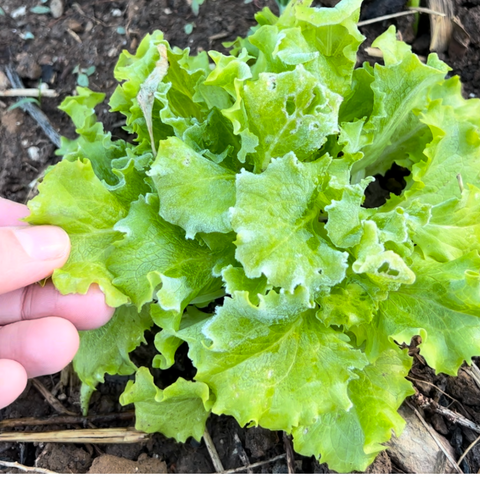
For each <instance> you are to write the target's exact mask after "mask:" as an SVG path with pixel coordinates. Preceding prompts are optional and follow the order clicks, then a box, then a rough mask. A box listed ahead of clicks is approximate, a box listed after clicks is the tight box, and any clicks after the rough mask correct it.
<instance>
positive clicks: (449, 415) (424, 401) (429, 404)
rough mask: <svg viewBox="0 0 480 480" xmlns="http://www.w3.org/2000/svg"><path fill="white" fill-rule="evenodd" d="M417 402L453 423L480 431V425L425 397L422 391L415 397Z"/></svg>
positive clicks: (421, 406)
mask: <svg viewBox="0 0 480 480" xmlns="http://www.w3.org/2000/svg"><path fill="white" fill-rule="evenodd" d="M414 399H415V402H416V403H417V405H418V406H419V407H420V408H423V409H428V410H430V411H431V412H434V413H439V414H440V415H442V416H443V417H445V418H446V419H447V420H450V421H451V422H452V423H458V424H459V425H462V426H463V427H467V428H469V429H470V430H473V431H474V432H477V433H480V425H477V424H476V423H474V422H472V421H471V420H468V418H465V417H464V416H463V415H462V414H460V413H457V412H453V411H452V410H449V409H448V408H446V407H442V406H441V405H440V404H438V403H437V402H435V401H434V400H432V399H431V398H426V397H424V396H423V395H422V394H421V393H417V394H416V395H415V397H414Z"/></svg>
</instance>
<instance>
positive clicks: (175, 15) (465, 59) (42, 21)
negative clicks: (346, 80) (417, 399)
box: [0, 0, 480, 473]
mask: <svg viewBox="0 0 480 480" xmlns="http://www.w3.org/2000/svg"><path fill="white" fill-rule="evenodd" d="M317 3H319V2H317ZM335 3H337V1H336V0H324V2H323V4H324V5H328V6H332V5H334V4H335ZM454 3H455V8H456V14H457V16H458V18H459V21H460V22H461V24H463V27H464V29H465V31H466V33H467V34H468V36H469V45H468V47H466V48H464V50H463V51H462V53H461V54H459V53H458V49H457V50H454V51H452V50H451V51H450V52H446V53H444V54H441V57H442V58H443V59H444V60H445V61H446V62H447V63H449V64H450V65H451V66H452V67H453V71H452V75H456V74H458V75H460V76H461V78H462V79H463V82H464V92H465V96H466V97H468V96H480V0H469V1H467V0H456V1H455V2H454ZM37 4H41V3H40V2H37V1H36V0H4V1H3V2H2V5H1V7H2V8H3V10H4V11H5V13H6V15H3V16H2V15H0V70H1V68H2V67H4V66H6V65H12V66H13V67H14V68H15V69H16V70H17V72H18V73H19V75H20V76H21V78H22V80H23V82H24V84H25V86H27V87H28V86H32V87H33V86H37V85H38V83H39V81H40V80H42V81H44V82H46V83H48V85H49V87H50V88H53V89H55V90H56V91H57V92H58V93H59V97H57V98H53V99H48V98H44V99H42V104H41V108H42V110H43V111H44V112H45V114H46V115H47V116H48V118H49V119H50V122H51V123H52V124H53V125H54V127H55V128H56V129H57V131H58V132H59V133H60V134H61V135H64V136H67V137H73V136H74V129H73V127H72V125H71V123H70V121H69V120H68V118H67V117H66V115H64V114H63V113H62V112H61V111H59V110H58V109H57V106H58V104H59V103H60V102H61V101H62V100H63V98H65V96H67V95H70V94H72V93H73V92H74V89H75V86H76V82H77V75H76V74H74V73H73V70H74V68H75V67H76V66H77V65H78V66H79V68H83V69H87V68H88V67H91V66H95V67H96V70H95V73H94V74H92V75H91V76H90V77H89V82H90V87H91V88H92V89H93V90H97V91H102V92H106V94H107V99H108V97H109V95H110V94H111V93H112V91H113V89H114V87H115V84H114V80H113V75H112V71H113V67H114V65H115V62H116V60H117V57H118V54H119V53H120V51H121V50H122V49H128V50H129V51H134V50H135V48H136V46H137V45H138V42H139V40H140V39H141V38H142V37H143V36H144V35H145V34H146V33H148V32H151V31H153V30H155V29H161V30H163V31H164V33H165V37H166V38H167V40H169V41H170V42H171V43H172V45H177V46H179V47H182V48H184V47H187V46H189V47H190V48H191V50H192V52H193V53H195V52H198V51H201V50H208V49H216V50H222V48H223V47H222V42H225V41H229V40H233V39H234V38H235V37H236V36H237V35H242V36H244V35H246V34H247V32H248V30H249V28H250V26H251V25H252V24H253V23H254V18H253V16H254V13H255V12H256V11H258V10H260V9H261V8H263V7H264V6H266V5H268V6H270V7H271V8H272V9H273V10H274V11H275V10H276V6H275V3H274V0H253V1H252V2H251V3H247V4H245V3H244V2H243V1H242V0H206V2H205V3H204V4H203V5H202V6H201V7H200V14H199V15H198V16H197V17H196V16H194V15H193V13H192V11H191V8H190V7H189V5H188V2H187V0H136V1H133V0H95V1H94V0H77V2H75V1H74V0H64V3H63V14H62V15H61V16H60V17H59V18H57V19H55V18H53V17H52V16H51V15H50V14H47V15H40V14H35V13H32V12H31V11H30V8H32V7H34V6H35V5H37ZM404 4H405V1H404V0H370V1H366V2H365V7H364V9H363V13H362V19H366V18H368V17H370V18H371V17H377V16H378V15H380V14H385V13H393V12H398V11H400V10H402V9H403V6H404ZM23 6H25V7H26V12H25V13H24V14H23V15H18V16H16V18H12V16H15V12H17V13H18V9H19V8H21V7H23ZM379 7H381V8H379ZM391 23H392V21H390V22H388V21H384V22H380V23H375V24H373V25H370V26H368V27H362V29H361V30H362V33H364V34H365V35H366V36H367V40H366V42H365V44H364V47H367V46H370V45H371V43H372V41H373V39H374V38H375V37H376V36H378V35H379V34H380V33H382V32H383V31H384V30H385V29H386V28H387V27H388V25H390V24H391ZM393 23H395V24H396V25H397V27H398V29H399V30H400V31H401V33H402V36H403V38H404V39H405V40H406V41H407V42H408V43H411V44H412V45H413V49H414V51H415V52H416V53H418V54H419V55H422V56H426V55H427V54H428V48H429V42H430V32H429V24H428V19H426V17H425V16H422V19H421V21H420V25H419V29H418V32H417V34H414V33H413V30H412V17H410V19H407V18H405V17H404V18H403V19H399V20H397V21H393ZM187 24H192V26H193V30H192V32H191V34H186V33H185V26H186V25H187ZM122 28H123V30H122ZM27 32H30V33H31V34H33V36H34V39H25V34H26V33H27ZM364 47H363V49H362V52H361V54H360V56H359V60H368V61H371V62H373V61H375V59H374V58H372V57H369V56H368V55H367V54H366V53H365V50H364ZM1 85H2V76H1V75H0V88H2V87H1ZM13 102H14V101H13V100H6V99H0V195H1V196H3V197H6V198H9V199H12V200H15V201H19V202H24V201H25V200H26V199H27V197H28V195H29V193H30V190H31V188H32V182H34V181H35V179H36V178H38V177H39V176H40V175H41V174H42V172H43V171H44V170H45V168H46V167H47V166H49V165H51V164H54V163H56V162H57V161H58V160H59V159H58V157H56V156H55V154H54V150H55V147H54V146H53V145H52V144H51V142H50V141H49V140H48V139H47V138H46V137H45V135H44V134H43V132H42V131H41V130H40V128H39V127H38V126H37V124H36V122H35V121H34V120H32V118H30V117H29V116H28V115H27V114H26V113H24V112H23V111H22V110H20V109H15V110H12V111H7V108H8V106H10V105H12V104H13ZM107 108H108V107H107V106H106V104H105V105H103V106H101V107H100V108H99V109H98V116H99V119H100V120H101V121H102V122H103V123H104V124H105V126H106V128H107V129H110V130H111V131H112V133H113V135H114V136H115V135H117V136H120V135H122V131H121V130H120V129H119V128H118V127H117V124H118V121H119V120H120V118H119V117H117V116H116V115H115V114H110V113H108V111H107ZM31 147H36V149H31ZM29 149H30V150H29ZM136 353H137V356H141V352H136ZM135 358H137V357H135ZM411 377H412V378H415V379H417V380H415V381H414V384H415V386H416V388H417V389H418V390H419V391H420V392H421V393H422V394H423V395H425V396H427V397H430V398H433V399H434V400H435V401H437V402H438V403H439V404H441V405H443V406H448V407H449V408H451V409H454V410H456V411H458V412H460V413H462V414H463V415H464V416H466V417H467V418H469V419H470V420H472V421H474V422H477V423H480V391H479V389H478V387H477V386H476V384H475V383H474V382H473V381H472V379H471V377H470V376H469V375H467V374H466V373H465V372H463V371H462V372H460V375H459V377H455V378H448V377H446V376H445V375H435V373H434V372H433V371H432V370H431V369H430V368H428V367H427V366H426V365H424V364H422V362H421V358H420V357H417V361H416V362H415V364H414V367H413V369H412V372H411ZM127 380H128V379H127V378H123V377H115V378H108V379H107V381H106V383H105V384H103V385H101V386H100V388H99V391H98V392H96V393H95V394H94V396H93V398H92V407H91V412H90V413H91V414H100V413H118V412H120V411H122V409H121V407H120V406H119V404H118V397H119V395H120V393H121V392H122V391H123V388H124V386H125V384H126V381H127ZM41 381H42V383H43V384H44V385H45V386H46V387H47V388H48V389H49V390H50V391H51V390H56V397H57V398H58V399H59V400H60V401H61V402H62V403H63V405H64V406H65V407H66V408H68V409H69V410H71V411H74V412H79V404H78V390H76V389H70V388H68V387H63V386H60V387H59V388H57V386H58V382H59V375H54V376H50V377H43V378H42V379H41ZM426 382H427V383H426ZM56 414H57V413H56V412H55V410H54V409H53V408H52V407H51V406H50V405H49V404H48V403H47V402H46V401H45V399H44V398H43V397H42V396H41V395H40V394H39V393H38V392H37V390H36V389H35V388H34V387H33V386H32V385H30V386H29V387H28V388H27V390H26V391H25V392H24V394H23V395H22V396H21V397H20V398H19V399H18V400H17V401H16V402H15V403H14V404H13V405H11V406H9V407H7V408H6V409H4V410H2V411H0V420H5V419H11V418H23V417H32V418H37V419H42V418H49V417H52V416H54V415H56ZM425 416H426V419H427V421H428V422H429V423H430V424H431V425H432V426H433V428H435V429H436V430H437V432H438V433H440V434H442V435H444V436H445V437H446V438H448V440H449V441H450V442H451V443H452V445H453V446H454V448H456V452H457V454H458V456H460V455H461V454H462V452H463V451H465V449H466V448H467V447H468V446H469V445H470V443H471V442H473V441H474V440H475V439H476V436H477V435H476V434H475V433H473V432H472V431H471V430H468V429H466V428H463V427H459V426H457V425H454V424H452V423H450V422H449V421H448V420H445V419H444V418H443V417H440V416H439V415H438V414H429V413H428V412H427V413H426V414H425ZM92 425H93V424H90V425H89V426H90V427H91V426H92ZM94 426H95V427H98V428H101V427H129V426H132V421H121V420H116V421H115V420H114V421H109V422H96V423H95V424H94ZM82 427H83V426H81V425H80V426H79V425H73V424H72V425H69V424H68V423H67V424H62V425H60V424H59V425H54V426H43V427H40V426H30V427H22V428H16V430H18V431H23V430H24V431H39V430H48V431H51V430H58V429H64V428H82ZM208 429H209V431H210V433H211V435H212V438H213V441H214V443H215V445H216V448H217V450H218V453H219V455H220V458H221V460H222V462H223V465H224V466H225V468H227V469H228V468H236V467H240V466H242V461H241V460H240V456H239V451H240V450H241V449H242V450H244V452H245V454H246V455H247V457H248V458H249V460H250V462H251V463H254V462H257V461H262V460H268V459H272V458H274V457H276V456H277V455H280V454H284V453H285V445H284V439H283V436H282V434H281V432H269V431H266V430H263V429H261V428H251V429H242V428H240V427H239V426H238V425H237V424H236V422H235V421H234V420H233V419H231V418H227V417H215V416H212V418H211V419H210V420H209V422H208ZM111 456H114V457H121V458H122V459H125V469H126V470H128V469H133V470H135V468H138V469H139V470H141V469H142V468H147V467H146V465H148V468H151V469H153V470H155V469H157V470H158V471H161V470H162V469H163V468H164V464H163V463H162V462H165V464H166V468H167V471H168V472H170V473H194V472H213V471H214V469H213V465H212V462H211V460H210V457H209V455H208V452H207V449H206V447H205V446H204V444H203V443H202V444H198V443H197V442H195V441H193V440H191V441H189V442H187V443H186V444H184V445H182V444H178V443H176V442H174V441H172V440H168V439H166V438H164V437H163V436H162V435H154V436H153V437H152V438H151V439H150V440H148V441H147V442H145V443H143V444H132V445H100V446H91V445H62V444H28V443H5V442H3V443H0V459H1V460H8V461H18V462H20V463H21V464H25V465H30V466H33V465H36V466H38V467H44V468H48V469H51V470H54V471H57V472H65V473H86V472H88V471H89V470H90V471H92V472H93V471H95V468H100V467H101V468H103V471H105V465H107V467H106V468H107V471H108V468H109V467H108V465H109V463H108V461H111V460H112V457H111ZM294 460H295V461H294V467H295V470H296V471H297V472H312V473H329V470H328V468H327V467H326V465H323V464H322V465H320V464H319V463H318V462H317V461H316V460H314V459H311V458H304V457H301V456H298V455H296V456H295V459H294ZM92 464H93V467H92ZM110 465H111V464H110ZM118 465H121V462H118V464H117V466H118ZM142 465H143V466H142ZM92 468H93V470H92ZM462 468H463V469H464V471H468V472H477V471H478V470H479V468H480V445H477V446H475V447H474V448H473V449H472V450H471V451H470V453H469V454H468V455H467V457H466V461H465V462H463V463H462ZM128 471H129V472H130V471H131V470H128ZM142 471H143V470H142ZM368 471H369V472H370V473H392V472H401V470H399V468H398V466H396V465H395V464H392V462H391V460H390V458H389V456H388V452H387V453H382V454H381V455H380V456H379V457H378V459H377V460H376V462H375V463H374V464H373V465H372V466H371V467H370V468H369V470H368ZM0 472H2V473H3V472H8V473H18V472H19V471H18V470H16V469H7V470H5V469H3V470H0ZM255 472H258V473H260V472H262V473H284V472H285V473H286V472H288V469H287V464H286V461H285V459H280V460H277V461H275V462H270V463H268V464H266V465H265V466H262V467H258V468H257V469H255ZM111 473H113V470H112V472H111Z"/></svg>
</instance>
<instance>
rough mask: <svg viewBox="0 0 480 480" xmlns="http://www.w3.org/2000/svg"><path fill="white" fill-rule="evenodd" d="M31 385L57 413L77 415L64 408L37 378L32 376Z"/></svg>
mask: <svg viewBox="0 0 480 480" xmlns="http://www.w3.org/2000/svg"><path fill="white" fill-rule="evenodd" d="M32 384H33V386H34V387H35V388H36V389H37V390H38V391H39V392H40V393H41V394H42V395H43V397H44V398H45V400H46V401H47V402H48V404H49V405H50V406H51V407H52V408H53V409H54V410H55V411H56V412H58V413H61V414H63V415H70V416H72V417H75V416H77V414H76V413H74V412H71V411H70V410H68V409H67V408H65V407H64V406H63V405H62V404H61V403H60V402H59V401H58V400H57V399H56V398H55V397H54V396H53V395H52V394H51V393H50V392H49V391H48V390H47V388H46V387H45V385H44V384H43V383H42V382H41V381H40V380H38V379H36V378H32Z"/></svg>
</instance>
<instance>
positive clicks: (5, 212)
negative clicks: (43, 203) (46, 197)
mask: <svg viewBox="0 0 480 480" xmlns="http://www.w3.org/2000/svg"><path fill="white" fill-rule="evenodd" d="M28 215H30V210H29V209H28V207H27V206H26V205H22V204H21V203H16V202H12V201H11V200H7V199H6V198H0V227H15V226H20V225H27V223H26V222H22V221H21V220H20V219H21V218H24V217H27V216H28Z"/></svg>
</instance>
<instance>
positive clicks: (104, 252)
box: [28, 160, 128, 307]
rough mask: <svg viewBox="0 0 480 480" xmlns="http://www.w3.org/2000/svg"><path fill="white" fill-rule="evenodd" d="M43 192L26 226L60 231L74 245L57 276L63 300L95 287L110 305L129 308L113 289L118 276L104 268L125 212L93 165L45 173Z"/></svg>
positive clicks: (61, 165) (64, 166) (72, 164)
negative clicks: (68, 295) (63, 296)
mask: <svg viewBox="0 0 480 480" xmlns="http://www.w3.org/2000/svg"><path fill="white" fill-rule="evenodd" d="M39 192H40V193H39V195H38V196H37V197H35V198H34V199H32V200H31V201H30V202H29V204H28V207H29V209H30V212H31V215H30V216H29V217H28V221H29V222H30V223H32V224H35V225H41V224H46V225H58V226H59V227H62V228H63V229H64V230H65V231H66V232H67V233H68V234H69V236H70V240H71V244H72V248H71V252H70V257H69V259H68V261H67V263H66V264H65V265H64V266H63V267H62V268H59V269H57V270H55V272H54V273H53V277H52V278H53V283H54V284H55V286H56V288H57V289H58V290H59V291H60V292H61V293H63V294H64V295H66V294H68V293H82V294H84V293H86V292H87V291H88V289H89V288H90V285H91V284H92V283H97V284H98V285H99V286H100V288H101V290H102V291H103V293H104V294H105V297H106V300H107V303H108V304H109V305H110V306H112V307H118V306H120V305H122V304H124V303H127V302H128V297H127V296H126V295H125V294H124V293H123V292H122V291H121V290H119V289H118V288H116V287H115V286H114V285H113V278H114V275H113V274H112V273H111V272H110V270H109V269H108V268H107V266H106V262H107V259H108V256H109V254H110V252H112V251H113V250H114V246H113V243H114V242H115V241H117V240H119V239H121V238H122V234H121V233H119V232H117V231H115V230H114V226H115V224H116V223H117V222H118V221H119V220H120V219H122V218H123V217H125V216H126V215H127V210H126V209H125V207H124V205H123V204H122V203H121V202H120V201H119V200H118V199H117V198H116V196H115V195H114V194H112V193H111V192H109V191H108V189H107V188H106V187H105V185H104V184H103V183H102V182H101V181H100V180H99V179H98V178H97V177H96V176H95V174H94V172H93V169H92V165H91V163H90V162H89V161H88V160H84V161H82V160H78V161H76V162H68V161H64V162H61V163H59V164H58V165H56V166H55V167H54V168H53V169H52V170H50V172H49V173H47V175H46V176H45V178H44V180H43V182H42V184H41V185H40V186H39Z"/></svg>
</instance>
